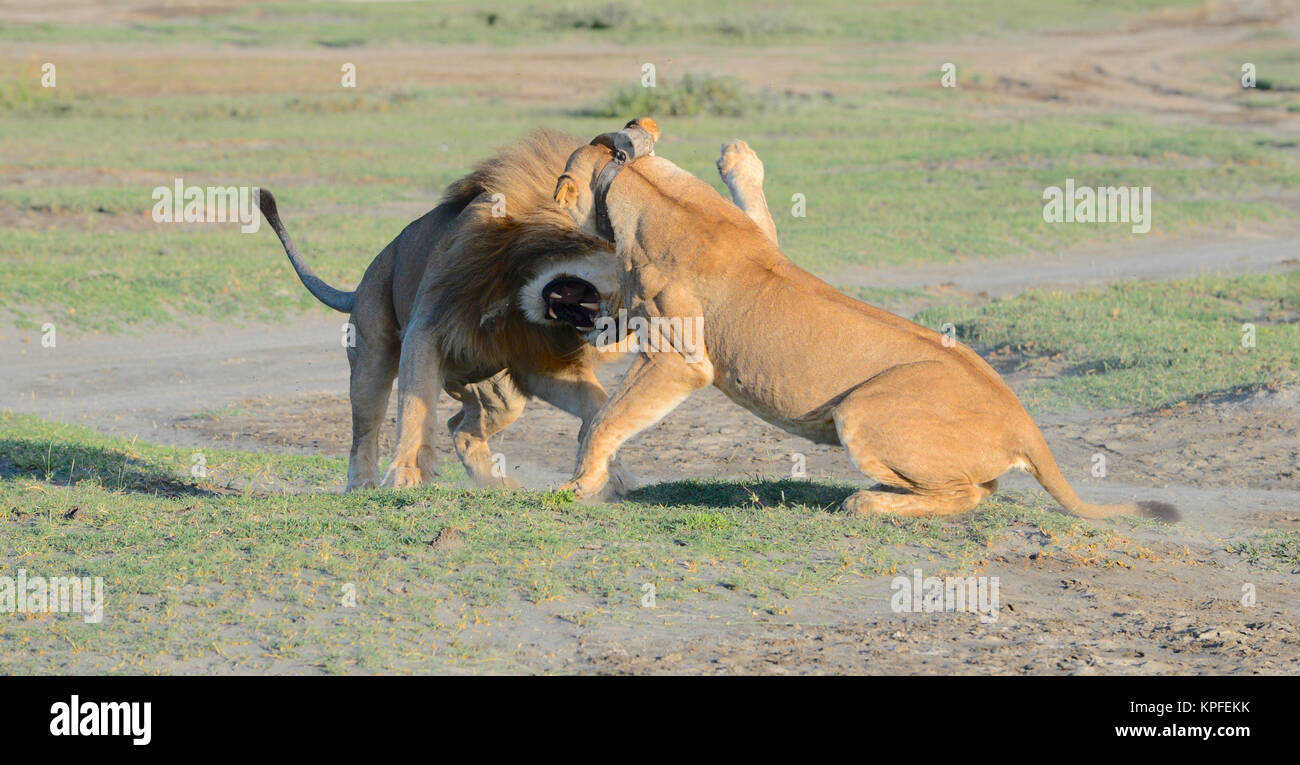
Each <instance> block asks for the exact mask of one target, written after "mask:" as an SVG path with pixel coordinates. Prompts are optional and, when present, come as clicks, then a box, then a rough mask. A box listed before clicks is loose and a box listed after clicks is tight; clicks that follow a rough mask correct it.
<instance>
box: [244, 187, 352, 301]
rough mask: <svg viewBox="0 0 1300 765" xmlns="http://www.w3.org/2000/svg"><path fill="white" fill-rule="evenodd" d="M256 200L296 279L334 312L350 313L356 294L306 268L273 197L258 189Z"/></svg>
mask: <svg viewBox="0 0 1300 765" xmlns="http://www.w3.org/2000/svg"><path fill="white" fill-rule="evenodd" d="M257 200H258V206H259V207H261V208H262V217H263V218H266V222H267V223H270V224H271V229H272V230H273V231H275V235H276V236H278V237H280V243H281V244H283V245H284V251H285V253H286V254H288V256H289V262H290V263H292V264H293V270H294V271H296V272H298V278H299V279H300V280H302V286H304V287H306V288H307V291H308V292H310V293H311V294H312V296H313V297H315V298H316V299H317V300H319V301H320V302H322V303H324V304H325V305H327V306H329V307H330V308H333V309H334V310H335V311H342V312H343V313H351V312H352V307H353V306H354V305H355V304H356V302H357V293H355V292H344V291H343V290H339V289H335V288H333V287H331V286H329V285H328V284H326V283H325V282H324V280H322V279H321V278H320V277H319V276H317V275H316V273H315V272H314V271H312V270H311V266H308V265H307V263H306V261H304V260H303V259H302V255H300V254H298V248H297V247H295V246H294V245H293V239H290V238H289V232H288V231H285V230H284V224H283V223H281V222H280V213H279V212H277V211H276V209H275V197H274V196H273V195H272V194H271V192H270V191H268V190H266V189H258V192H257Z"/></svg>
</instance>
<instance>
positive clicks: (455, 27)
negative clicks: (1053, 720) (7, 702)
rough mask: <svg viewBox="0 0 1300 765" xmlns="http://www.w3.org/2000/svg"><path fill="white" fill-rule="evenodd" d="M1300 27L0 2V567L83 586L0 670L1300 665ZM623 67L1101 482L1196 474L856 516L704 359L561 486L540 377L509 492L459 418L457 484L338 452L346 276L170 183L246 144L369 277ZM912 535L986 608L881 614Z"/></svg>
mask: <svg viewBox="0 0 1300 765" xmlns="http://www.w3.org/2000/svg"><path fill="white" fill-rule="evenodd" d="M1298 38H1300V4H1298V3H1295V2H1285V1H1283V0H1273V1H1269V0H1259V1H1257V2H1252V1H1249V0H1173V1H1170V0H1058V1H1057V2H1052V3H1043V2H1035V1H1034V0H968V1H965V2H959V1H957V0H948V1H942V0H941V1H936V2H925V3H896V2H881V1H877V0H860V1H857V2H832V1H831V0H811V2H803V3H790V2H766V1H763V0H760V1H759V2H751V3H741V2H734V1H732V0H715V1H714V2H709V3H700V2H684V1H680V0H659V1H658V2H640V1H638V0H615V1H613V2H597V3H580V2H560V3H543V2H531V1H529V0H522V1H521V2H504V1H498V2H493V1H492V0H485V1H484V2H477V3H459V2H455V3H450V2H275V3H252V2H238V1H227V2H213V3H203V2H174V1H171V0H151V1H150V2H135V1H134V0H113V1H111V2H95V3H92V2H85V1H84V0H6V1H4V2H0V575H7V576H16V572H17V570H18V569H24V570H26V571H27V572H28V574H29V575H35V574H40V575H45V576H66V575H85V576H92V577H93V576H99V577H103V579H104V582H105V591H106V597H107V603H106V606H105V619H104V621H103V623H102V624H97V625H88V624H85V623H83V621H82V620H81V618H80V617H79V616H77V615H75V614H0V671H4V672H8V673H71V672H82V673H123V672H125V673H341V672H361V673H375V672H416V673H421V672H472V673H497V672H508V673H557V672H558V673H569V672H616V673H617V672H631V673H643V672H651V673H654V672H666V673H672V672H683V673H732V672H745V673H822V672H855V673H857V672H870V673H896V672H906V673H940V672H942V673H949V674H951V673H1152V674H1154V673H1171V672H1172V673H1202V672H1206V673H1239V672H1240V673H1295V672H1297V671H1300V630H1298V629H1297V616H1298V615H1300V596H1298V595H1297V591H1298V589H1297V584H1300V464H1298V463H1300V394H1297V377H1298V376H1300V374H1298V371H1297V370H1300V323H1297V319H1298V318H1300V223H1297V211H1300V149H1298V148H1297V141H1300V39H1298ZM45 63H53V64H54V65H55V67H56V77H57V80H56V85H55V87H52V88H47V87H43V85H42V82H41V79H42V66H43V64H45ZM347 63H351V64H354V65H355V67H356V83H357V84H356V87H355V88H344V87H342V86H341V68H342V67H343V65H344V64H347ZM646 63H650V64H653V65H654V67H655V70H656V71H655V74H656V86H655V87H654V88H645V87H643V86H642V84H641V79H642V72H643V65H644V64H646ZM945 63H952V64H953V65H954V66H955V67H956V87H952V88H945V87H942V86H941V83H940V77H941V67H942V66H943V65H944V64H945ZM1247 63H1250V64H1253V65H1254V67H1255V71H1256V78H1257V79H1256V83H1255V87H1253V88H1243V87H1242V82H1241V78H1242V67H1243V65H1245V64H1247ZM643 115H649V116H653V117H655V118H656V119H657V120H658V122H659V124H660V126H661V128H662V129H663V132H664V137H663V139H662V140H661V142H660V145H659V148H658V152H659V153H660V154H662V155H663V156H666V157H668V158H670V159H672V160H673V161H674V162H676V163H677V164H679V165H680V166H682V167H683V168H685V169H687V170H689V171H691V172H694V173H695V174H697V175H699V176H700V177H702V178H704V179H706V180H708V181H709V182H711V183H713V184H714V186H715V187H717V188H718V189H719V190H720V191H721V190H724V189H723V187H722V185H721V183H720V182H719V181H718V178H717V174H716V171H715V170H714V167H713V161H714V160H715V159H716V157H717V153H718V149H719V146H720V144H721V143H722V142H723V141H726V140H729V139H733V138H743V139H745V140H746V141H748V142H749V143H750V145H751V146H753V148H754V149H755V150H756V151H757V152H758V154H759V156H760V157H761V158H762V159H763V161H764V163H765V165H766V171H767V182H766V193H767V198H768V201H769V204H770V205H771V208H772V210H773V213H774V217H775V218H776V222H777V227H778V229H779V232H780V236H781V241H782V249H783V251H784V252H785V253H786V254H787V255H788V256H789V257H791V258H792V259H793V260H794V261H795V262H797V263H799V264H800V265H802V266H803V267H805V268H807V269H809V270H811V271H813V272H815V273H817V274H818V275H820V276H822V277H823V278H824V279H826V280H827V281H829V282H830V283H831V284H833V285H835V286H836V287H838V288H840V289H842V290H844V291H845V292H848V293H849V294H853V295H855V296H857V297H860V298H861V299H863V300H867V301H869V302H872V303H875V304H877V305H881V306H883V307H886V308H888V309H890V310H893V311H896V312H898V313H901V314H903V315H906V316H909V317H911V318H913V320H915V321H917V322H919V323H921V324H924V325H927V326H930V327H933V328H936V329H938V328H940V327H941V326H943V325H944V324H947V323H951V324H953V325H954V327H955V328H956V331H957V336H958V338H959V339H960V340H961V341H962V342H965V343H968V344H970V345H971V346H972V347H974V348H975V349H976V350H978V351H979V352H981V353H982V354H984V355H985V357H986V358H988V359H989V360H990V362H991V363H993V364H994V366H995V367H996V368H997V369H998V370H999V371H1000V372H1002V373H1003V374H1004V376H1006V378H1007V379H1008V381H1009V382H1010V383H1011V384H1012V386H1013V387H1014V388H1015V389H1016V391H1017V393H1018V394H1019V395H1020V396H1021V398H1022V400H1023V401H1025V403H1026V405H1027V406H1028V407H1029V409H1030V411H1031V412H1033V413H1034V414H1035V416H1036V417H1037V418H1038V420H1039V422H1040V423H1041V424H1042V427H1043V429H1044V432H1045V434H1046V435H1047V438H1048V440H1049V442H1050V443H1051V445H1052V447H1053V450H1054V452H1055V453H1056V456H1057V459H1058V461H1059V462H1060V463H1061V467H1062V470H1063V472H1064V473H1065V474H1066V475H1067V477H1068V478H1069V479H1070V480H1071V481H1072V482H1073V483H1074V484H1075V486H1076V487H1077V488H1078V489H1079V491H1080V493H1081V494H1082V495H1083V496H1085V497H1086V498H1088V499H1091V500H1094V501H1119V500H1123V499H1130V498H1134V497H1140V498H1142V499H1164V500H1168V501H1173V502H1175V503H1177V504H1179V505H1180V506H1181V507H1182V509H1183V512H1184V516H1185V521H1184V522H1183V523H1181V524H1178V525H1175V526H1160V525H1157V524H1154V523H1151V522H1145V521H1128V520H1120V521H1115V522H1109V523H1085V522H1078V521H1076V520H1075V519H1072V518H1068V517H1065V516H1062V515H1060V514H1058V513H1056V512H1055V511H1054V510H1053V507H1054V504H1053V503H1052V501H1051V500H1050V498H1048V497H1047V496H1046V495H1045V494H1043V493H1042V492H1041V491H1040V490H1039V489H1038V488H1037V486H1036V485H1035V484H1033V483H1032V481H1030V480H1029V479H1027V478H1024V477H1018V476H1011V477H1009V479H1008V480H1006V481H1004V483H1003V486H1004V489H1003V490H1002V491H1000V492H999V493H998V494H997V495H995V496H994V497H993V498H992V499H991V500H990V501H988V502H986V503H985V504H984V505H982V506H981V507H980V508H979V509H978V510H977V511H975V512H973V513H970V514H968V515H966V516H962V517H958V518H955V519H947V520H906V519H895V518H857V517H849V516H846V515H844V514H842V513H840V512H838V511H837V506H838V503H839V501H840V500H841V499H842V498H843V497H844V496H846V495H847V494H848V493H850V492H851V491H852V490H853V489H854V484H855V483H861V482H862V481H863V480H864V479H863V477H862V476H861V475H860V474H859V473H858V471H857V470H856V469H855V468H854V467H853V466H852V465H851V464H850V463H849V461H848V460H847V458H846V457H845V456H844V455H843V454H842V451H841V450H839V449H829V448H825V447H817V446H814V445H812V444H808V443H806V442H802V441H799V440H798V439H795V438H792V437H790V436H788V435H786V434H785V433H783V432H781V431H779V430H777V429H775V428H772V427H770V426H768V425H766V424H764V423H762V422H761V421H759V420H757V419H756V418H754V417H753V416H752V415H749V414H748V413H746V412H744V411H743V410H741V409H740V408H739V407H736V406H735V405H733V404H731V403H730V402H728V401H727V400H726V399H725V398H724V397H723V396H721V394H719V393H717V392H716V391H713V390H709V391H703V392H701V393H700V394H697V395H696V396H695V397H694V398H692V399H691V400H690V401H688V402H687V403H686V404H685V405H683V406H682V407H681V408H680V409H679V410H678V411H676V412H674V413H673V414H672V415H671V416H669V417H668V418H667V419H666V420H665V421H664V422H662V423H661V424H659V425H658V426H656V428H654V429H652V430H650V431H648V432H646V433H644V434H642V435H641V436H639V437H638V438H637V439H636V440H634V441H633V442H631V443H630V444H629V445H628V446H627V447H626V448H625V449H624V452H623V458H624V461H625V462H626V463H627V464H628V466H629V467H630V468H631V469H632V470H633V471H634V472H636V473H637V475H638V477H639V478H640V479H641V481H642V483H643V484H644V486H643V488H641V489H639V490H638V491H637V492H636V493H635V494H634V495H633V496H632V497H630V498H629V499H627V500H626V501H623V502H620V503H610V504H600V503H596V504H584V503H575V502H573V501H572V500H571V498H569V497H566V496H565V495H563V494H558V493H555V492H552V491H549V490H550V489H551V488H552V487H554V486H556V485H558V484H559V483H560V482H562V481H563V480H564V479H565V478H566V477H567V476H568V471H569V470H570V468H571V467H572V458H573V451H574V447H575V440H576V433H577V422H576V421H575V420H573V419H571V418H569V417H567V416H566V415H563V414H561V413H559V412H557V411H555V410H553V409H550V408H549V407H548V406H547V405H545V404H542V403H540V402H534V403H533V404H531V405H530V408H529V411H528V412H526V413H525V415H524V417H523V418H522V419H521V420H520V421H519V422H517V423H516V424H515V425H513V426H512V427H511V428H510V429H508V430H507V431H506V432H505V433H504V434H502V435H501V436H499V437H498V438H497V439H496V440H495V442H494V448H496V449H498V450H499V451H500V452H501V453H502V454H504V455H505V457H506V459H507V462H508V465H509V468H510V470H511V472H512V474H514V475H516V476H517V477H518V478H519V479H520V480H521V481H523V483H524V485H525V486H526V487H527V490H524V491H518V492H505V491H487V490H479V489H473V488H469V487H468V486H466V485H465V484H464V482H463V477H464V474H463V471H462V470H461V469H460V467H459V465H458V463H457V462H456V461H455V459H454V456H453V455H452V454H451V452H450V443H449V440H448V439H446V438H445V437H444V440H443V442H442V444H441V449H442V455H443V456H444V457H445V459H444V463H445V468H446V470H445V471H444V476H443V478H442V480H440V481H439V482H438V483H437V484H435V485H432V486H428V487H424V488H420V489H415V490H408V491H401V492H384V491H379V492H366V493H359V494H352V495H346V496H344V495H341V494H339V493H338V492H339V491H340V489H341V487H342V485H343V483H344V476H345V465H346V460H345V456H344V455H345V452H346V448H347V443H348V427H349V419H348V407H347V399H346V379H347V365H346V360H345V357H344V354H343V351H342V349H341V348H340V347H339V339H340V325H341V324H342V322H343V321H344V317H343V316H342V315H340V314H334V313H331V312H329V311H328V310H327V309H324V308H322V307H321V306H319V305H318V304H317V303H316V302H315V301H314V299H312V298H311V297H310V296H309V295H308V294H307V293H306V291H305V290H304V289H303V288H302V287H301V285H300V284H299V283H298V281H297V279H296V278H295V276H294V275H293V273H292V271H291V269H290V268H289V265H288V263H287V261H286V259H285V257H284V255H283V252H282V250H281V248H280V246H279V243H278V241H277V240H276V239H275V237H274V235H273V234H272V233H271V232H270V230H269V228H267V227H265V226H264V227H263V228H262V230H261V231H259V232H258V233H256V234H241V233H239V231H238V226H237V225H234V224H226V225H216V224H212V225H206V224H205V225H172V224H159V223H155V222H154V221H153V219H152V218H151V216H150V210H151V209H152V206H153V199H152V197H151V194H152V190H153V189H154V187H157V186H171V185H172V184H173V183H174V182H175V179H177V178H182V179H183V180H184V182H185V183H186V184H188V185H203V186H207V185H217V186H229V185H247V186H265V187H267V188H270V189H273V190H274V191H275V192H276V194H277V197H278V199H279V201H280V207H281V214H282V215H283V216H284V218H285V220H286V223H287V225H288V226H289V229H290V231H291V232H293V234H294V236H295V238H296V240H297V241H298V243H299V245H300V246H301V247H302V249H303V250H304V252H305V253H306V254H307V256H308V259H309V261H310V262H311V263H312V264H313V266H314V267H315V268H316V270H317V271H318V273H320V274H321V275H322V276H323V277H324V278H326V279H327V280H329V281H331V282H332V283H335V284H340V285H355V284H356V282H357V280H359V279H360V277H361V274H362V272H363V271H364V269H365V267H366V265H367V264H368V263H369V261H370V259H371V258H372V257H373V255H374V254H375V253H377V252H378V251H379V250H380V249H381V248H382V247H383V246H384V245H385V244H387V242H388V241H389V240H390V239H391V238H392V237H393V236H395V235H396V234H397V233H398V232H399V231H400V230H401V229H402V227H404V226H405V225H406V223H407V222H409V221H410V220H412V219H413V218H415V217H417V216H419V215H421V214H422V213H423V212H425V211H427V210H428V209H430V208H431V207H433V206H434V205H435V204H436V202H437V199H438V197H439V195H440V193H441V190H442V188H443V187H444V186H445V185H446V184H447V183H448V182H450V181H452V180H453V179H455V178H457V177H459V176H460V175H462V174H464V173H465V172H466V171H467V170H468V169H469V168H470V167H471V165H472V164H473V163H474V162H475V161H477V160H479V159H481V158H483V157H485V156H487V155H489V154H490V153H491V152H492V151H493V150H494V148H496V147H500V146H502V145H505V144H507V143H509V142H510V141H512V140H514V139H515V138H517V137H519V136H521V135H523V134H524V133H526V132H527V131H528V130H529V129H531V128H533V127H534V126H543V125H544V126H549V127H553V128H557V129H562V130H567V131H570V132H572V133H574V134H576V135H579V136H590V135H594V134H596V133H600V132H606V131H608V130H611V129H615V128H617V127H619V126H621V125H622V124H623V123H624V122H625V121H626V120H627V119H629V118H631V117H634V116H643ZM1066 178H1073V179H1075V181H1076V183H1078V184H1079V185H1091V186H1108V185H1124V186H1151V187H1152V189H1153V210H1152V220H1153V223H1152V227H1151V231H1150V232H1149V233H1147V234H1144V235H1138V234H1133V233H1132V232H1131V230H1130V227H1129V226H1127V225H1123V224H1051V223H1046V222H1044V220H1043V217H1042V205H1043V202H1042V193H1043V190H1044V188H1046V187H1048V186H1052V185H1063V184H1064V182H1065V179H1066ZM795 195H803V199H804V200H805V202H804V204H805V209H806V215H804V216H802V217H798V216H795V215H793V214H792V208H793V207H794V197H795ZM789 319H790V320H791V321H798V320H799V317H797V316H792V317H789ZM46 325H53V327H54V330H55V332H56V337H57V342H56V344H55V345H54V347H47V346H46V345H45V344H43V343H42V340H43V338H45V337H46V336H47V335H48V331H47V330H46ZM1246 325H1250V326H1251V327H1252V330H1251V331H1252V332H1253V346H1252V345H1250V344H1243V337H1244V336H1245V333H1246V332H1247V330H1246ZM815 330H816V328H815V327H810V328H809V332H810V338H812V337H815ZM621 369H622V365H620V364H612V365H610V368H609V370H608V371H607V373H606V375H605V379H606V382H607V383H608V384H609V385H613V384H616V382H617V379H618V377H619V374H620V372H621ZM444 404H446V406H444V407H443V409H442V410H441V412H440V416H450V414H451V413H452V412H453V411H454V409H452V408H451V407H450V401H449V400H447V399H445V398H444ZM391 438H392V433H391V431H390V432H389V433H388V435H387V440H386V443H385V448H386V449H387V448H389V447H391ZM196 455H197V456H196ZM1099 456H1100V460H1099V459H1098V458H1099ZM200 462H201V464H202V465H203V466H204V468H205V470H204V471H202V472H203V474H202V475H195V474H194V473H195V471H193V470H192V468H193V467H194V466H195V465H196V464H198V463H200ZM1103 462H1104V468H1105V469H1104V471H1101V474H1099V473H1098V470H1097V468H1098V466H1099V465H1100V464H1102V463H1103ZM797 463H801V464H804V465H806V476H796V475H794V473H793V472H792V468H793V467H794V466H795V465H796V464H797ZM917 568H920V569H922V570H923V571H924V572H925V574H926V575H927V576H929V575H934V576H944V575H985V576H998V577H999V579H1000V583H1001V587H1000V594H1001V601H1002V606H1001V611H1000V613H999V619H998V620H997V622H996V623H994V624H983V623H981V622H980V621H979V620H978V619H977V618H976V617H975V616H974V615H971V614H963V613H936V614H905V613H903V614H900V613H894V612H893V611H892V610H891V609H890V605H889V601H890V596H891V595H892V590H891V588H890V582H891V580H892V579H893V577H894V576H898V575H902V576H910V575H911V572H912V571H913V570H914V569H917ZM647 584H650V585H653V587H654V591H655V602H654V606H655V607H654V608H648V607H644V606H643V604H644V603H645V602H646V601H644V600H643V598H644V596H645V595H646V590H645V589H644V586H645V585H647ZM352 596H355V597H354V599H353V597H352Z"/></svg>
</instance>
